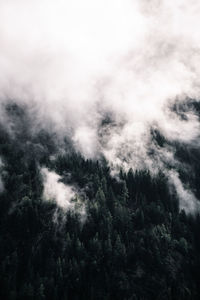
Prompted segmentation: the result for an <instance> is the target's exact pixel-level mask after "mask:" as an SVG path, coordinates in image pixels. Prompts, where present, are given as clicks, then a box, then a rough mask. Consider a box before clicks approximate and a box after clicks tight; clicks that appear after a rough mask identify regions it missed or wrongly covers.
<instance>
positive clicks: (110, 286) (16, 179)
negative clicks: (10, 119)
mask: <svg viewBox="0 0 200 300" xmlns="http://www.w3.org/2000/svg"><path fill="white" fill-rule="evenodd" d="M9 109H10V113H13V111H12V108H9ZM15 110H16V108H15V109H14V112H15ZM20 114H22V112H21V111H19V112H18V113H16V116H15V119H17V118H18V117H19V115H20ZM24 118H25V117H24ZM17 120H18V119H17ZM17 122H18V121H17ZM22 137H23V142H22ZM157 139H159V144H160V146H162V145H163V143H164V142H165V141H164V140H163V139H162V137H161V136H159V135H158V133H157ZM53 140H54V139H52V137H51V136H50V135H49V134H48V133H47V132H44V131H42V132H39V133H37V134H30V133H29V132H28V131H27V132H26V137H24V136H23V135H22V132H20V130H18V131H17V132H13V134H11V135H10V134H8V133H7V132H6V131H5V130H4V129H3V128H1V130H0V157H1V158H2V160H3V165H2V167H1V169H2V170H1V178H2V180H3V183H4V190H3V192H1V194H0V299H5V300H6V299H12V300H15V299H16V300H22V299H24V300H28V299H47V300H58V299H65V300H67V299H72V300H74V299H75V300H76V299H77V300H80V299H87V300H89V299H93V300H94V299H95V300H96V299H97V300H98V299H107V300H108V299H116V300H117V299H119V300H121V299H127V300H141V299H153V300H155V299H166V300H168V299H174V300H177V299H199V297H200V238H199V232H200V216H199V215H197V216H191V215H186V214H185V213H184V212H183V211H181V212H179V210H178V200H177V199H176V196H175V195H172V193H170V192H169V188H168V184H167V179H166V177H165V176H164V174H162V173H160V174H159V175H158V176H155V177H152V176H151V175H150V173H149V172H148V171H136V172H133V170H131V169H130V170H129V171H128V173H124V172H123V171H122V170H121V171H120V174H119V178H118V179H116V178H113V177H112V176H111V175H110V169H109V167H108V166H107V164H106V162H105V160H103V159H102V161H99V162H98V161H91V160H85V159H84V158H83V157H82V156H81V155H80V154H77V153H75V152H71V151H69V149H71V145H69V144H68V143H67V142H66V143H64V145H62V146H63V149H64V150H65V151H62V153H65V154H59V153H60V152H59V151H57V147H56V146H55V143H54V142H53ZM52 155H54V159H51V156H52ZM177 155H180V154H178V148H177ZM182 155H183V154H182ZM190 157H191V156H190ZM195 157H196V156H195ZM185 159H187V158H185ZM41 166H45V167H48V168H49V169H51V170H54V171H56V172H57V173H58V174H59V175H60V176H61V178H62V180H63V182H64V183H72V184H75V185H76V186H77V187H78V188H79V190H80V191H81V193H83V194H84V195H85V199H86V200H85V206H86V212H87V217H86V220H85V221H82V220H81V218H80V215H79V214H78V213H77V212H75V211H74V212H73V211H68V212H64V211H62V210H61V209H59V208H58V207H56V204H55V203H51V202H48V201H44V200H43V199H42V192H43V182H42V177H41V173H40V167H41ZM196 168H197V170H198V169H199V168H200V164H196ZM195 178H196V180H197V181H198V179H197V177H195ZM196 188H197V185H196ZM198 188H199V187H198ZM197 194H198V189H197ZM83 198H84V197H83ZM55 215H56V218H55Z"/></svg>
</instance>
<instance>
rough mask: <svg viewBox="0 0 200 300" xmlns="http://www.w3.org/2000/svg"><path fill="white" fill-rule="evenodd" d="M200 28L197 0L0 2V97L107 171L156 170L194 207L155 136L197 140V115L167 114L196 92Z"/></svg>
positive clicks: (172, 159)
mask: <svg viewBox="0 0 200 300" xmlns="http://www.w3.org/2000/svg"><path fill="white" fill-rule="evenodd" d="M198 28H200V2H199V1H198V0H191V1H186V0H173V1H172V0H168V1H167V0H163V1H160V0H148V1H147V0H135V1H134V0H107V1H106V0H84V1H81V0H65V1H64V0H28V1H27V0H18V1H15V0H1V2H0V101H1V103H2V104H3V103H5V102H6V101H9V99H14V100H15V101H16V102H17V103H19V104H20V103H25V104H26V105H28V107H29V108H30V111H31V110H32V111H34V113H35V112H37V113H36V116H37V118H36V120H35V122H37V124H40V126H42V127H45V126H47V124H49V122H51V124H53V127H54V129H55V130H56V131H57V133H58V134H59V135H61V136H65V135H70V138H71V140H72V142H73V144H74V146H75V148H76V149H77V150H78V151H80V152H81V153H82V154H83V155H84V156H85V157H87V158H92V159H93V158H97V157H99V155H103V156H104V157H105V158H106V159H107V160H108V162H109V163H110V166H111V167H112V169H113V170H116V168H117V167H118V166H120V167H123V168H124V169H125V170H127V169H128V168H130V167H132V168H133V169H143V168H148V169H149V170H150V171H151V172H152V173H157V172H158V171H159V170H163V171H164V172H165V173H166V174H167V176H168V177H169V179H170V180H169V182H171V184H173V185H174V186H175V188H176V191H177V194H178V195H179V196H180V198H182V199H184V200H183V204H182V207H183V208H185V209H186V210H194V207H196V206H195V204H194V203H196V201H197V200H196V198H195V196H194V195H193V194H192V191H187V190H186V188H185V187H184V186H183V184H182V183H181V181H180V179H179V174H178V172H177V171H176V170H175V166H176V165H177V163H178V162H177V161H176V159H175V157H174V151H173V147H172V146H169V145H168V146H166V147H159V146H158V145H157V144H156V143H155V141H154V139H153V138H152V130H157V131H159V132H160V133H161V134H162V135H163V136H164V137H165V138H166V139H167V140H168V141H171V142H172V143H173V142H174V141H178V142H180V143H184V144H196V145H197V144H199V132H200V131H199V129H200V123H199V119H198V117H197V115H196V114H195V113H194V112H193V111H192V110H188V111H186V112H185V118H180V116H179V115H178V114H177V113H175V112H174V111H173V110H172V107H173V104H174V103H181V102H184V103H187V101H190V100H191V99H195V101H198V99H199V96H200V88H199V87H200V31H199V30H198ZM105 120H107V121H106V122H105ZM102 124H103V125H102ZM150 150H151V151H150ZM150 152H151V154H150ZM152 153H154V155H152ZM166 165H170V166H171V167H172V168H174V169H173V171H168V170H167V168H166ZM113 172H114V171H113ZM58 187H59V188H62V186H61V185H59V186H58ZM191 199H192V200H191ZM185 203H187V205H186V204H185ZM188 203H191V205H189V204H188Z"/></svg>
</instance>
